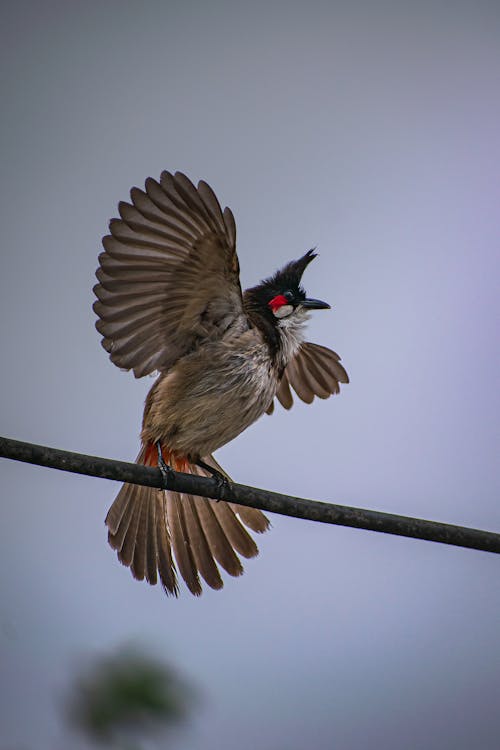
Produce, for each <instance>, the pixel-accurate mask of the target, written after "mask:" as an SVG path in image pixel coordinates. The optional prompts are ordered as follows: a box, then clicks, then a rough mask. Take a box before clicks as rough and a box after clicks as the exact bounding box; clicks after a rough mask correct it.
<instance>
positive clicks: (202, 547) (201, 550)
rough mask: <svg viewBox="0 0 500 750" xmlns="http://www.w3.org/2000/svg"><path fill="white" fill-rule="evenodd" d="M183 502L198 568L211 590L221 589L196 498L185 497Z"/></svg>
mask: <svg viewBox="0 0 500 750" xmlns="http://www.w3.org/2000/svg"><path fill="white" fill-rule="evenodd" d="M182 502H183V510H184V517H185V519H186V530H187V533H188V536H189V539H190V541H191V551H192V553H193V557H194V561H195V564H196V567H197V568H198V570H199V572H200V574H201V575H202V576H203V578H204V580H205V582H206V583H207V584H208V585H209V586H210V587H211V588H213V589H221V588H222V586H223V585H224V584H223V582H222V578H221V576H220V573H219V569H218V567H217V565H216V563H215V560H214V558H213V557H212V553H211V552H210V547H209V546H208V542H207V538H206V536H205V534H204V531H203V527H202V525H201V522H200V518H199V516H198V512H197V509H196V503H195V498H194V497H192V496H191V495H183V496H182Z"/></svg>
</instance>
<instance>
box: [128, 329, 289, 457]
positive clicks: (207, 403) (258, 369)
mask: <svg viewBox="0 0 500 750" xmlns="http://www.w3.org/2000/svg"><path fill="white" fill-rule="evenodd" d="M277 382H278V372H277V369H276V367H275V365H274V364H273V362H272V361H271V357H270V355H269V350H268V347H267V345H266V344H265V343H264V342H263V341H262V340H261V339H260V338H259V337H257V336H256V335H254V334H252V331H248V332H247V333H246V334H245V335H244V336H241V337H238V339H237V340H236V341H220V342H214V343H210V344H206V345H204V346H203V347H200V349H199V350H198V351H196V352H193V353H192V354H190V355H188V356H186V357H184V358H183V359H181V360H179V361H178V362H177V364H176V365H175V367H174V368H173V369H172V370H171V371H169V372H168V373H167V374H165V375H162V376H160V378H159V379H158V380H157V381H156V383H155V385H154V386H153V388H152V389H151V391H150V393H149V395H148V397H147V400H146V408H145V412H144V422H143V434H142V437H143V439H144V440H148V441H156V440H161V441H163V442H164V443H165V444H166V445H168V447H169V448H170V449H171V450H175V451H177V452H178V453H180V454H184V455H185V454H190V455H199V456H206V455H207V454H209V453H212V452H213V451H214V450H217V448H220V447H221V446H222V445H225V444H226V443H228V442H229V441H230V440H233V439H234V438H235V437H236V436H237V435H239V434H240V432H242V431H243V430H245V429H246V428H247V427H249V426H250V425H251V424H252V423H253V422H255V420H257V419H258V418H259V417H260V416H261V415H262V414H263V413H264V412H265V410H266V409H267V408H268V406H269V404H270V403H271V401H272V399H273V397H274V394H275V392H276V386H277Z"/></svg>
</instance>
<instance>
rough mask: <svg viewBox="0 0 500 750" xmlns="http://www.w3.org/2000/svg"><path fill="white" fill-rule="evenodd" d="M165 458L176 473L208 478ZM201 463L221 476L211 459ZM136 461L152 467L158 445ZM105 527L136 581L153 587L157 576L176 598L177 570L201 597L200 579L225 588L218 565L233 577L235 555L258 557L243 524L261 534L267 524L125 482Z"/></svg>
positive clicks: (255, 513)
mask: <svg viewBox="0 0 500 750" xmlns="http://www.w3.org/2000/svg"><path fill="white" fill-rule="evenodd" d="M163 454H164V457H165V459H166V460H167V462H169V463H170V465H171V466H172V468H174V469H176V470H178V471H184V472H188V473H191V474H197V475H199V476H205V477H206V476H210V473H209V472H208V471H207V470H206V469H203V468H201V467H199V466H197V465H195V464H191V463H189V462H188V461H186V460H184V459H182V460H179V459H176V458H175V457H173V456H171V455H169V453H168V451H165V449H164V450H163ZM203 461H204V463H206V464H208V465H209V466H212V467H213V468H214V469H216V470H217V471H220V472H221V473H222V474H225V472H224V471H223V470H222V469H221V467H220V466H219V464H218V463H217V462H216V461H215V459H214V458H213V456H207V457H205V458H204V459H203ZM136 462H137V463H141V464H146V465H148V466H156V465H157V464H158V458H157V452H156V447H155V446H151V445H149V446H144V447H143V448H142V450H141V452H140V453H139V455H138V457H137V459H136ZM225 476H227V475H225ZM106 525H107V527H108V540H109V543H110V545H111V547H113V549H115V550H116V551H117V553H118V559H119V560H120V562H121V563H123V565H127V566H128V567H129V568H130V570H131V571H132V575H133V576H134V578H137V579H139V580H143V579H146V580H147V581H148V583H150V584H153V585H154V584H156V583H157V582H158V577H159V579H160V581H161V583H162V586H163V588H164V590H165V592H166V593H167V594H169V595H173V596H178V594H179V586H178V580H177V570H178V571H179V573H180V575H181V576H182V578H183V579H184V581H185V583H186V585H187V587H188V589H189V590H190V591H191V593H192V594H194V595H195V596H199V595H200V594H201V593H202V586H201V581H200V576H201V578H203V580H204V581H205V582H206V583H207V584H208V586H210V587H211V588H213V589H220V588H222V586H223V585H224V584H223V580H222V577H221V574H220V571H219V568H218V565H220V566H221V567H222V568H223V569H224V570H225V571H226V572H227V573H229V574H230V575H232V576H239V575H241V574H242V573H243V566H242V564H241V561H240V559H239V557H238V555H237V554H236V553H238V554H239V555H241V556H242V557H246V558H250V557H255V556H256V555H257V554H258V548H257V545H256V544H255V541H254V540H253V539H252V537H251V536H250V534H249V533H248V532H247V530H246V529H245V526H247V527H248V528H250V529H251V530H252V531H255V532H257V533H262V532H264V531H266V529H268V528H269V521H268V519H267V518H266V517H265V516H264V514H263V513H261V511H260V510H257V509H256V508H247V507H243V506H241V505H236V504H234V503H226V502H223V501H220V502H217V501H215V500H208V499H207V498H203V497H197V496H194V495H188V494H184V493H179V492H173V491H171V490H159V489H155V488H153V487H142V486H140V485H135V484H124V485H123V486H122V488H121V490H120V492H119V493H118V495H117V497H116V499H115V501H114V503H113V505H112V506H111V508H110V509H109V512H108V515H107V516H106Z"/></svg>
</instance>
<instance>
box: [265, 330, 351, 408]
mask: <svg viewBox="0 0 500 750" xmlns="http://www.w3.org/2000/svg"><path fill="white" fill-rule="evenodd" d="M348 382H349V377H348V375H347V372H346V371H345V369H344V367H343V366H342V365H341V364H340V357H339V355H338V354H337V353H336V352H334V351H332V350H331V349H327V347H326V346H320V345H319V344H311V343H310V342H305V343H303V344H301V346H300V348H299V350H298V352H297V353H296V354H295V357H294V358H293V359H292V360H291V361H290V362H289V363H288V365H287V366H286V368H285V371H284V372H283V375H282V377H281V380H280V382H279V384H278V388H277V390H276V399H277V401H279V403H280V404H281V405H282V406H283V407H284V408H285V409H290V408H291V406H292V404H293V396H292V391H291V389H293V390H294V391H295V393H296V394H297V396H298V397H299V398H300V399H301V400H302V401H305V403H306V404H310V403H312V401H313V400H314V397H315V396H317V397H318V398H328V397H329V396H332V395H333V394H334V393H339V392H340V383H348ZM271 407H273V408H271ZM273 409H274V404H271V405H270V406H269V408H268V410H267V413H268V414H272V412H273Z"/></svg>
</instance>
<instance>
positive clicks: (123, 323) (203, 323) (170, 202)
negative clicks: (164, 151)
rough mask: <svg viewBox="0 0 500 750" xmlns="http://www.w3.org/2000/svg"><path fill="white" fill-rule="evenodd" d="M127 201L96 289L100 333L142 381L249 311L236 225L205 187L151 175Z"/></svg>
mask: <svg viewBox="0 0 500 750" xmlns="http://www.w3.org/2000/svg"><path fill="white" fill-rule="evenodd" d="M145 188H146V189H145V191H143V190H139V189H138V188H133V189H132V190H131V193H130V195H131V203H120V204H119V207H118V208H119V212H120V217H121V218H120V219H112V220H111V222H110V225H109V228H110V232H111V234H109V235H107V236H106V237H104V238H103V241H102V244H103V246H104V252H103V253H101V255H100V256H99V264H100V265H99V268H98V270H97V272H96V276H97V279H98V281H99V283H98V284H97V285H96V286H95V287H94V293H95V295H96V297H97V302H95V303H94V310H95V312H96V313H97V315H98V317H99V320H98V321H97V322H96V328H97V330H98V331H99V332H100V333H101V334H102V336H103V339H102V345H103V347H104V348H105V349H106V351H107V352H109V355H110V358H111V361H112V362H114V363H115V364H116V365H118V367H121V368H124V369H126V370H130V369H132V370H133V371H134V374H135V376H136V377H142V376H143V375H147V374H148V373H151V372H153V371H155V370H160V371H165V370H168V369H169V368H170V367H171V366H172V364H173V363H174V362H175V361H176V360H177V359H178V358H179V357H181V356H183V355H184V354H186V353H187V352H189V351H192V350H193V349H195V348H196V347H197V346H198V345H199V343H200V342H201V341H205V340H214V339H218V338H220V337H221V336H222V335H223V334H224V332H225V331H226V330H227V329H228V328H229V327H231V326H232V325H234V324H235V322H237V319H239V318H241V325H243V326H247V325H248V324H247V323H246V317H245V315H244V313H243V304H242V296H241V287H240V281H239V264H238V256H237V255H236V225H235V222H234V217H233V214H232V212H231V210H230V209H229V208H225V209H224V211H222V210H221V207H220V205H219V202H218V200H217V198H216V196H215V194H214V192H213V191H212V189H211V188H210V187H209V186H208V185H207V184H206V182H199V183H198V186H197V187H195V186H194V185H193V183H192V182H190V180H189V179H188V178H187V177H186V176H185V175H183V174H182V173H181V172H176V173H175V174H174V175H172V174H170V173H169V172H163V173H162V175H161V178H160V182H157V181H156V180H153V179H152V178H148V179H147V180H146V185H145Z"/></svg>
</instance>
